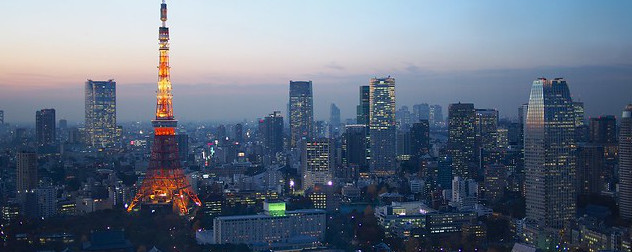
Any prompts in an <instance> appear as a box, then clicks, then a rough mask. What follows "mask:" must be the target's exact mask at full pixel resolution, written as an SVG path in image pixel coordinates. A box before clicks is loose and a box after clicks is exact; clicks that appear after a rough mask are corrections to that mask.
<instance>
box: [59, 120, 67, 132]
mask: <svg viewBox="0 0 632 252" xmlns="http://www.w3.org/2000/svg"><path fill="white" fill-rule="evenodd" d="M67 128H68V121H67V120H66V119H60V120H59V129H60V130H65V129H67Z"/></svg>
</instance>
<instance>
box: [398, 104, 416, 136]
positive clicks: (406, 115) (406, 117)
mask: <svg viewBox="0 0 632 252" xmlns="http://www.w3.org/2000/svg"><path fill="white" fill-rule="evenodd" d="M395 121H396V122H397V129H398V130H403V131H408V130H410V124H411V123H412V122H413V121H412V114H411V113H410V110H408V106H402V107H401V108H399V109H398V110H397V111H395Z"/></svg>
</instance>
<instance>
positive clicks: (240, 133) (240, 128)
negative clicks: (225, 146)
mask: <svg viewBox="0 0 632 252" xmlns="http://www.w3.org/2000/svg"><path fill="white" fill-rule="evenodd" d="M235 142H238V143H240V144H241V143H243V142H244V125H242V124H241V123H238V124H235Z"/></svg>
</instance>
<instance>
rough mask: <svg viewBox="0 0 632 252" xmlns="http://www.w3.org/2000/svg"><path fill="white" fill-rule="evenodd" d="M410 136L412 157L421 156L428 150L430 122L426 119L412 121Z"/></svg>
mask: <svg viewBox="0 0 632 252" xmlns="http://www.w3.org/2000/svg"><path fill="white" fill-rule="evenodd" d="M410 137H411V140H410V145H411V152H412V155H413V156H414V157H416V158H421V157H422V156H424V155H426V154H428V153H429V152H430V123H429V122H428V120H420V121H419V122H416V123H413V127H412V128H411V129H410Z"/></svg>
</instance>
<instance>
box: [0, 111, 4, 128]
mask: <svg viewBox="0 0 632 252" xmlns="http://www.w3.org/2000/svg"><path fill="white" fill-rule="evenodd" d="M2 124H4V110H0V125H2Z"/></svg>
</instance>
